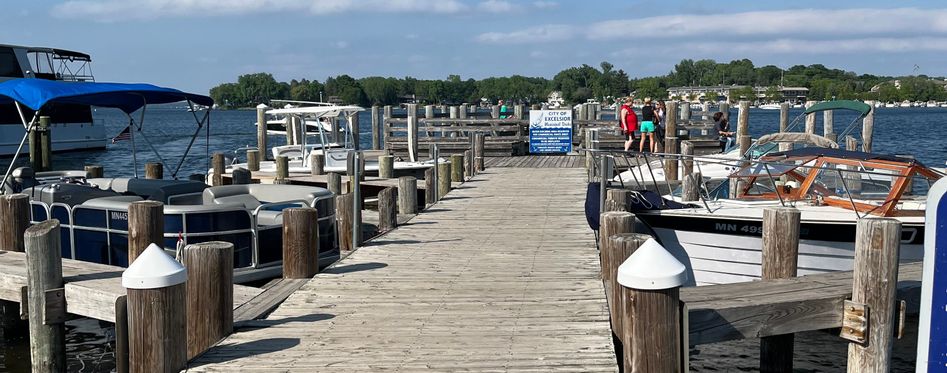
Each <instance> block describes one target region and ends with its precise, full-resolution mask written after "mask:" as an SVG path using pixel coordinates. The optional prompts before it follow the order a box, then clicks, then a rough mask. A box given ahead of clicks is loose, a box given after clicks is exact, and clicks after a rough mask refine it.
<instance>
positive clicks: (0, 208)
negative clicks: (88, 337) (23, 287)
mask: <svg viewBox="0 0 947 373" xmlns="http://www.w3.org/2000/svg"><path fill="white" fill-rule="evenodd" d="M29 227H30V197H29V196H27V195H26V194H10V195H4V196H0V250H4V251H16V252H23V250H24V247H25V246H24V243H23V234H24V233H25V232H26V229H27V228H29ZM0 310H2V312H3V313H2V317H3V320H2V324H0V325H2V327H3V336H4V338H5V339H10V337H9V336H14V335H24V334H26V330H27V323H26V322H25V321H23V320H21V319H20V304H19V303H17V302H10V301H0Z"/></svg>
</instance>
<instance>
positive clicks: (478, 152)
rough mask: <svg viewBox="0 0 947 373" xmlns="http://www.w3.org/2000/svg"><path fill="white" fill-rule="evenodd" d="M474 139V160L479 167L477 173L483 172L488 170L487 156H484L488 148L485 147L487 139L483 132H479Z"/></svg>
mask: <svg viewBox="0 0 947 373" xmlns="http://www.w3.org/2000/svg"><path fill="white" fill-rule="evenodd" d="M475 136H476V137H474V160H475V163H476V165H477V172H483V171H484V170H486V169H487V168H486V167H485V166H484V159H483V157H485V156H486V155H485V154H484V152H485V150H486V148H485V146H484V143H485V137H486V135H484V134H483V133H482V132H477V133H476V134H475Z"/></svg>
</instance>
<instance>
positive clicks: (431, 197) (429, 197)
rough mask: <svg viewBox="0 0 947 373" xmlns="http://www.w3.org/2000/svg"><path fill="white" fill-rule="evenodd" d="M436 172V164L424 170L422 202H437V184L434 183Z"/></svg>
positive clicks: (427, 203) (426, 203) (428, 203)
mask: <svg viewBox="0 0 947 373" xmlns="http://www.w3.org/2000/svg"><path fill="white" fill-rule="evenodd" d="M435 172H437V166H436V165H435V166H434V167H431V168H428V169H427V170H424V204H425V205H430V204H433V203H434V202H437V198H436V194H437V193H435V192H436V191H437V190H436V189H437V185H434V173H435Z"/></svg>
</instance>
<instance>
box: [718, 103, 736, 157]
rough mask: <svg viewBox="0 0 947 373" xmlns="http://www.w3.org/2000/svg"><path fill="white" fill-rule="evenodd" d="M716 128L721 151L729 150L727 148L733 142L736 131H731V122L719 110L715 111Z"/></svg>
mask: <svg viewBox="0 0 947 373" xmlns="http://www.w3.org/2000/svg"><path fill="white" fill-rule="evenodd" d="M714 130H715V131H717V135H718V136H719V138H720V151H721V152H725V151H727V148H729V147H730V144H731V143H733V135H734V133H733V132H731V131H730V122H729V121H727V118H724V117H723V113H721V112H719V111H718V112H716V113H714Z"/></svg>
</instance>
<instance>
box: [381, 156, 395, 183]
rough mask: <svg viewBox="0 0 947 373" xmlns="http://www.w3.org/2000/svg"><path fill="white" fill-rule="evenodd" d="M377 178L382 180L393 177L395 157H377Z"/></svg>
mask: <svg viewBox="0 0 947 373" xmlns="http://www.w3.org/2000/svg"><path fill="white" fill-rule="evenodd" d="M378 177H380V178H382V179H391V178H393V177H395V157H392V156H390V155H379V156H378Z"/></svg>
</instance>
